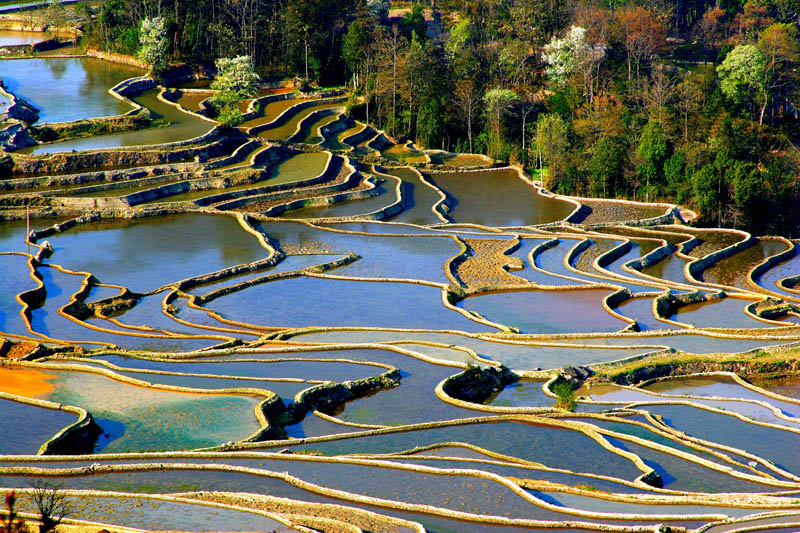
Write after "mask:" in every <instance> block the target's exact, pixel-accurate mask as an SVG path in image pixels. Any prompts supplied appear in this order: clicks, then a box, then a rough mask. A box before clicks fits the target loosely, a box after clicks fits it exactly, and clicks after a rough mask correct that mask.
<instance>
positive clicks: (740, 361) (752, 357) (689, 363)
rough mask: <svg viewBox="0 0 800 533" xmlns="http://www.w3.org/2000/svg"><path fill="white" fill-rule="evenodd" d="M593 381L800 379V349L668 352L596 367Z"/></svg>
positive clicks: (629, 383) (762, 381)
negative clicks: (723, 376) (725, 375)
mask: <svg viewBox="0 0 800 533" xmlns="http://www.w3.org/2000/svg"><path fill="white" fill-rule="evenodd" d="M592 369H593V370H594V371H595V375H594V376H593V377H592V378H591V381H597V382H613V383H618V384H620V385H636V384H639V383H642V382H645V381H649V380H651V379H657V378H662V377H669V376H690V375H696V374H704V373H709V372H731V373H734V374H737V375H738V376H740V377H742V378H744V379H746V380H748V381H750V382H754V383H759V384H762V385H764V384H767V385H768V384H769V383H770V382H772V381H784V380H791V379H793V378H800V346H798V345H797V344H796V343H793V344H790V345H784V346H779V347H775V348H768V349H757V350H751V351H749V352H744V353H738V354H724V353H711V354H693V353H686V352H681V351H668V352H659V353H656V354H652V355H649V356H646V357H643V358H641V359H636V360H627V361H621V362H619V363H606V364H601V365H596V366H593V367H592Z"/></svg>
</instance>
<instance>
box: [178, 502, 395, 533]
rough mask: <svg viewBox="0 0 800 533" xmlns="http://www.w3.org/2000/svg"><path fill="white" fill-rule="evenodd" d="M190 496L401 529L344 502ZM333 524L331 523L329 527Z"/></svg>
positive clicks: (390, 530)
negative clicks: (311, 503)
mask: <svg viewBox="0 0 800 533" xmlns="http://www.w3.org/2000/svg"><path fill="white" fill-rule="evenodd" d="M188 497H190V498H194V499H197V500H204V501H210V502H219V503H225V504H229V505H237V506H240V507H247V508H250V509H259V510H263V511H269V512H271V513H278V514H282V515H289V516H292V518H293V519H294V520H298V519H299V518H300V517H299V516H298V515H304V516H306V517H308V518H309V519H310V518H312V517H319V518H329V519H332V520H338V521H340V522H344V523H346V524H352V525H355V526H357V527H360V528H362V529H364V530H365V531H381V532H385V533H393V532H397V531H400V528H399V527H397V526H396V525H394V524H392V523H391V522H390V521H389V520H386V521H383V520H382V517H381V515H379V514H376V513H371V512H370V513H368V512H362V511H360V510H357V509H351V508H348V507H345V506H342V505H335V504H314V505H307V504H304V503H303V502H293V501H291V500H287V499H284V498H275V497H271V496H249V495H248V496H238V495H237V496H234V495H232V494H219V493H211V492H201V493H196V494H191V495H188ZM299 521H300V522H306V523H307V524H309V525H310V526H311V527H313V521H312V520H299ZM329 527H331V526H329ZM326 531H332V533H338V531H342V532H343V533H344V532H345V531H346V530H345V529H342V530H337V529H335V528H331V529H328V528H326Z"/></svg>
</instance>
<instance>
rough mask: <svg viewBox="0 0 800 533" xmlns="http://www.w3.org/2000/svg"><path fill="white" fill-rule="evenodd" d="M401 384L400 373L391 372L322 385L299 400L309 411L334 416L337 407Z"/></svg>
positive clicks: (396, 371) (304, 394)
mask: <svg viewBox="0 0 800 533" xmlns="http://www.w3.org/2000/svg"><path fill="white" fill-rule="evenodd" d="M399 384H400V371H399V370H396V369H395V370H391V371H389V372H387V373H384V374H381V375H380V376H374V377H369V378H364V379H358V380H354V381H345V382H343V383H331V384H328V385H320V386H319V387H313V388H311V389H307V390H306V391H304V392H303V393H302V394H301V395H300V398H299V402H297V403H299V404H302V405H303V406H304V407H305V408H306V409H308V410H316V411H320V412H322V413H325V414H333V412H334V411H335V410H336V408H337V407H339V406H340V405H342V404H344V403H345V402H348V401H350V400H353V399H355V398H359V397H361V396H364V395H366V394H369V393H370V392H374V391H376V390H380V389H389V388H392V387H396V386H397V385H399Z"/></svg>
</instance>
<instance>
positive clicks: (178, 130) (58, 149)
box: [21, 89, 214, 154]
mask: <svg viewBox="0 0 800 533" xmlns="http://www.w3.org/2000/svg"><path fill="white" fill-rule="evenodd" d="M160 91H161V89H151V90H149V91H145V92H144V93H142V94H140V95H139V96H135V97H132V100H133V101H135V102H136V103H137V104H139V105H141V106H143V107H146V108H147V109H149V110H150V111H151V112H152V113H153V116H154V118H157V119H161V120H162V121H164V122H165V123H168V124H165V125H164V126H163V127H153V128H148V129H143V130H135V131H130V132H123V133H113V134H109V135H101V136H95V137H83V138H79V139H73V140H69V141H63V142H56V143H47V144H41V145H38V146H34V147H32V148H26V149H24V150H21V152H22V153H30V154H47V153H62V152H71V151H73V150H75V151H82V150H101V149H107V148H121V147H125V146H142V145H157V144H161V143H171V142H178V141H187V140H189V139H194V138H196V137H200V136H201V135H204V134H206V133H208V132H209V131H210V130H211V128H212V127H213V126H214V125H213V124H211V123H210V122H207V121H205V120H203V119H200V118H198V117H196V116H194V115H190V114H188V113H184V112H183V111H181V110H180V109H178V107H177V106H175V105H173V104H170V103H167V102H164V101H162V100H159V99H158V93H159V92H160ZM109 98H112V97H111V96H110V95H109ZM114 100H115V101H117V100H116V99H114ZM127 107H130V106H127ZM154 149H157V147H154Z"/></svg>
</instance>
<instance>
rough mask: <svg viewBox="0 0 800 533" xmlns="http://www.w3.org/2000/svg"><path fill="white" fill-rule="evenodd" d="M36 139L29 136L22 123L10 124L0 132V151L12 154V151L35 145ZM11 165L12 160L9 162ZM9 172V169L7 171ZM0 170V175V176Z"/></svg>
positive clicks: (0, 173) (0, 172)
mask: <svg viewBox="0 0 800 533" xmlns="http://www.w3.org/2000/svg"><path fill="white" fill-rule="evenodd" d="M36 144H37V143H36V139H34V138H33V136H31V133H30V131H29V130H28V128H27V126H25V124H23V123H22V122H17V123H14V124H11V125H10V126H7V127H5V128H3V129H2V130H0V150H3V151H4V152H13V151H14V150H21V149H22V148H27V147H28V146H34V145H36ZM11 163H12V164H13V160H12V161H11ZM8 170H10V168H9V169H8ZM2 173H3V172H2V170H0V175H2Z"/></svg>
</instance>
